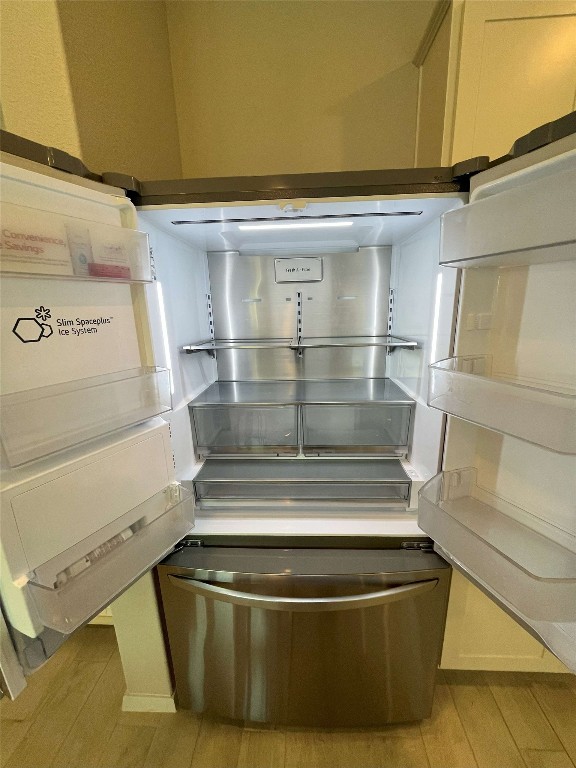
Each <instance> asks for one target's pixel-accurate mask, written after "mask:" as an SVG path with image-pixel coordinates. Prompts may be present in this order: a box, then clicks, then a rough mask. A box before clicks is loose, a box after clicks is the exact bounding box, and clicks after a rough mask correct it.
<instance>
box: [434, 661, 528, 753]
mask: <svg viewBox="0 0 576 768" xmlns="http://www.w3.org/2000/svg"><path fill="white" fill-rule="evenodd" d="M444 676H445V678H446V680H447V682H448V684H449V686H450V692H451V693H452V697H453V699H454V704H455V705H456V709H457V711H458V715H459V717H460V720H461V722H462V725H463V726H464V730H465V731H466V735H467V737H468V741H469V742H470V746H471V747H472V750H473V752H474V757H475V758H476V762H477V764H478V766H479V768H494V766H506V768H526V767H525V763H524V760H523V759H522V757H521V755H520V752H519V751H518V748H517V746H516V744H515V743H514V740H513V739H512V736H511V735H510V731H509V730H508V727H507V726H506V723H505V721H504V718H503V717H502V714H501V712H500V710H499V709H498V706H497V704H496V701H495V699H494V696H493V695H492V692H491V691H490V687H489V685H488V683H487V682H486V681H485V678H484V677H483V675H482V673H480V672H454V671H452V670H444Z"/></svg>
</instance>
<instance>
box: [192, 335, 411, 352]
mask: <svg viewBox="0 0 576 768" xmlns="http://www.w3.org/2000/svg"><path fill="white" fill-rule="evenodd" d="M417 346H418V342H416V341H412V340H410V339H403V338H400V337H399V336H308V337H298V338H296V337H295V338H290V339H207V340H206V341H200V342H196V343H194V344H187V345H185V346H183V347H182V348H181V351H182V352H185V353H186V354H192V353H194V352H209V353H210V354H212V355H213V354H214V353H215V352H216V351H217V350H227V349H291V350H293V351H294V352H302V351H303V350H305V349H318V348H323V347H385V348H386V349H390V350H394V349H396V348H397V347H404V348H406V349H415V348H416V347H417Z"/></svg>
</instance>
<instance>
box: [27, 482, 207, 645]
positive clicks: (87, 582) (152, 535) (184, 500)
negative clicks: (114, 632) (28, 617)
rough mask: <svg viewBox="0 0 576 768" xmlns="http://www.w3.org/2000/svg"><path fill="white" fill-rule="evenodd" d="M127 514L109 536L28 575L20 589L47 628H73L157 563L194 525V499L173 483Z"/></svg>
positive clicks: (83, 544) (91, 539)
mask: <svg viewBox="0 0 576 768" xmlns="http://www.w3.org/2000/svg"><path fill="white" fill-rule="evenodd" d="M125 518H126V520H125V522H126V523H128V522H129V521H130V520H132V521H133V522H131V523H130V524H127V525H126V527H123V528H122V530H120V531H119V532H116V533H114V535H112V536H110V537H109V538H105V536H108V535H109V533H110V531H109V532H107V533H104V532H99V534H100V539H99V541H98V543H95V541H94V538H95V537H94V535H93V536H91V537H89V539H86V541H85V542H81V543H80V544H77V545H75V546H74V547H73V548H72V549H70V550H67V551H66V552H63V553H62V554H60V555H58V556H57V557H55V558H54V559H53V560H51V561H49V562H48V563H46V564H44V565H43V566H41V567H39V568H37V569H36V570H35V571H34V573H33V574H31V578H30V581H29V583H28V584H27V585H26V586H25V587H24V588H25V589H28V590H29V593H30V596H31V597H32V599H33V601H34V605H35V607H36V610H37V611H38V615H39V617H40V619H41V621H42V623H43V624H44V625H45V626H47V627H51V628H52V629H55V630H57V631H58V632H63V633H64V634H69V633H70V632H73V631H74V630H75V629H77V628H78V627H79V626H80V625H81V624H83V623H84V622H86V621H88V620H89V619H90V618H92V616H94V615H95V614H97V613H99V612H100V611H101V610H102V608H104V607H105V606H107V605H109V604H110V603H111V602H112V601H113V600H114V599H115V598H116V597H117V596H118V595H120V594H121V593H122V592H123V591H124V590H125V589H126V587H127V586H130V585H131V584H132V583H133V582H134V581H136V580H137V579H138V578H140V576H142V575H143V574H144V573H146V572H147V571H149V570H150V569H151V568H152V567H154V565H156V564H157V563H158V562H160V560H162V559H163V558H164V557H165V556H166V555H167V554H168V553H169V552H170V551H171V549H172V548H173V547H174V545H175V544H177V543H178V541H180V539H182V538H183V537H184V536H186V534H187V533H189V532H190V530H191V529H192V528H193V527H194V497H193V494H192V492H191V491H189V490H188V489H186V488H184V487H183V486H181V485H180V484H178V483H173V484H172V485H170V486H168V487H167V488H166V489H165V490H163V491H161V492H160V493H157V494H155V495H154V496H152V497H151V498H149V499H148V500H147V501H145V502H144V503H143V504H140V505H139V506H138V507H136V508H135V509H133V510H131V511H130V512H128V513H126V515H125ZM121 522H122V521H121V520H119V521H116V523H115V526H116V530H117V531H118V525H119V524H121Z"/></svg>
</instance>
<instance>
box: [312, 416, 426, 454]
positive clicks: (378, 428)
mask: <svg viewBox="0 0 576 768" xmlns="http://www.w3.org/2000/svg"><path fill="white" fill-rule="evenodd" d="M411 412H412V409H411V408H410V407H409V406H403V405H389V406H386V405H349V404H346V405H303V406H302V414H303V421H302V423H303V442H304V446H305V452H309V451H312V452H314V451H316V450H319V451H321V450H323V449H324V448H328V449H329V450H331V451H333V450H336V449H338V450H340V451H345V450H346V449H347V448H350V449H354V450H359V449H361V448H364V449H366V450H371V449H372V450H379V451H380V452H382V453H394V452H402V453H404V452H406V450H407V449H408V435H409V431H410V416H411Z"/></svg>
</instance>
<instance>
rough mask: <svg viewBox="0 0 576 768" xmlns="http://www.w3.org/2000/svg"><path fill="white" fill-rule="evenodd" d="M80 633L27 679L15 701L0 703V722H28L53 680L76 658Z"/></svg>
mask: <svg viewBox="0 0 576 768" xmlns="http://www.w3.org/2000/svg"><path fill="white" fill-rule="evenodd" d="M80 635H81V632H77V633H75V634H73V635H72V636H71V637H70V638H69V639H68V640H66V642H65V643H64V645H62V646H61V647H60V648H59V649H58V651H57V652H56V653H55V654H54V656H52V658H50V659H48V661H47V662H46V663H45V664H44V665H43V666H42V667H40V668H39V669H38V670H36V672H34V673H33V674H32V675H31V676H30V677H29V678H28V681H27V682H28V686H27V687H26V688H25V689H24V690H23V691H22V693H21V694H20V696H18V698H17V699H16V701H10V699H8V698H3V699H2V701H0V716H1V718H2V720H29V721H31V719H32V717H33V715H34V714H35V712H36V711H37V710H38V707H39V706H40V705H41V704H42V702H43V700H44V698H45V696H46V695H47V693H48V690H49V688H50V686H51V685H52V681H53V680H54V678H55V677H56V676H57V675H58V674H59V673H60V672H61V671H62V670H63V669H65V668H66V667H67V666H68V665H70V664H72V662H73V661H74V660H75V658H76V654H77V653H78V651H79V648H80V645H81V637H80Z"/></svg>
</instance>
